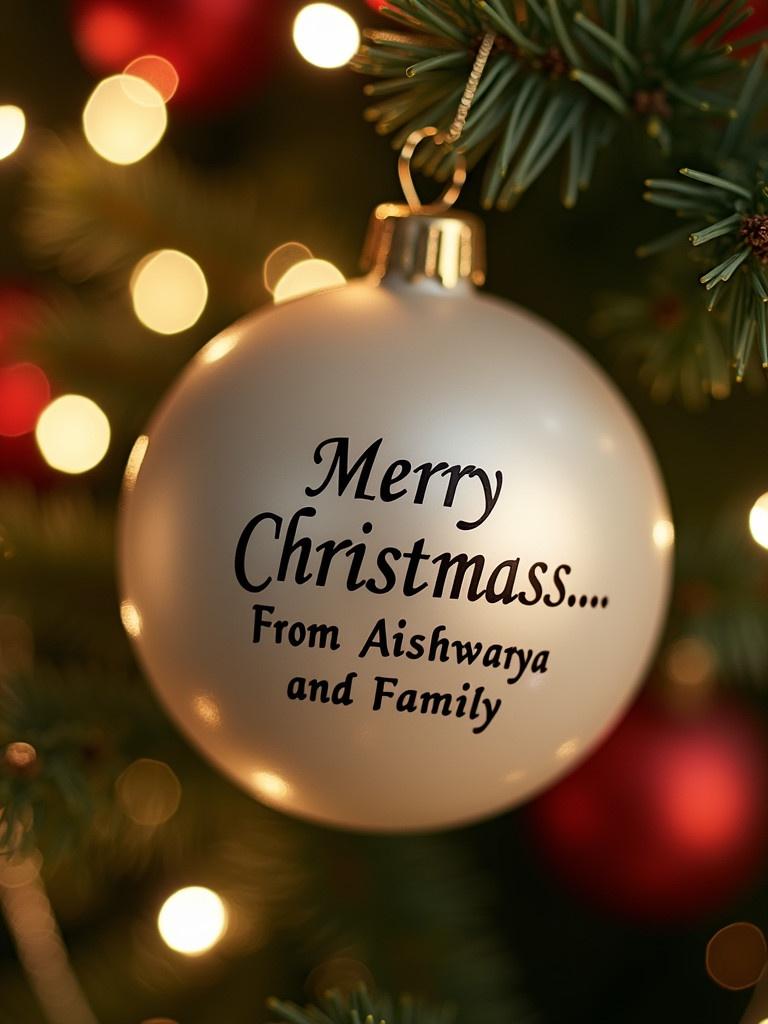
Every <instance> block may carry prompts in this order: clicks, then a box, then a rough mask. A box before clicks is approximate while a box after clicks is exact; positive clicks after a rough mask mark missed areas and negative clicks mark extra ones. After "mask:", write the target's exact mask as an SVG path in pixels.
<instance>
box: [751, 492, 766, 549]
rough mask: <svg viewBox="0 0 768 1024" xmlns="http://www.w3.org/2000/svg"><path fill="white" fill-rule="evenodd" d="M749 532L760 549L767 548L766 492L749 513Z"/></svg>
mask: <svg viewBox="0 0 768 1024" xmlns="http://www.w3.org/2000/svg"><path fill="white" fill-rule="evenodd" d="M749 532H750V533H751V534H752V539H753V540H754V541H755V543H756V544H759V545H760V547H761V548H768V491H767V492H766V493H765V494H761V495H760V497H759V498H758V499H757V501H756V502H755V504H754V505H753V506H752V508H751V510H750V513H749Z"/></svg>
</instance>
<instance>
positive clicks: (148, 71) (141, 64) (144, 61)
mask: <svg viewBox="0 0 768 1024" xmlns="http://www.w3.org/2000/svg"><path fill="white" fill-rule="evenodd" d="M124 74H126V75H135V76H136V78H143V79H144V81H145V82H149V84H150V85H151V86H152V88H153V89H156V90H157V91H158V93H159V94H160V96H161V97H162V100H163V102H164V103H167V102H168V101H169V100H170V99H173V96H174V94H175V92H176V90H177V89H178V87H179V76H178V74H177V72H176V68H175V67H174V66H173V64H171V62H170V61H169V60H166V59H165V57H159V56H158V55H157V54H155V53H148V54H145V55H144V56H143V57H137V58H136V59H135V60H132V61H131V63H130V64H129V65H128V66H127V67H126V68H125V71H124Z"/></svg>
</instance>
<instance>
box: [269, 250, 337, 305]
mask: <svg viewBox="0 0 768 1024" xmlns="http://www.w3.org/2000/svg"><path fill="white" fill-rule="evenodd" d="M346 280H347V279H346V278H345V277H344V275H343V274H342V272H341V271H340V270H339V269H338V268H337V267H334V265H333V264H332V263H329V262H328V260H302V261H301V262H300V263H294V265H293V266H292V267H291V268H290V269H289V270H286V272H285V273H284V274H283V276H282V277H281V278H280V280H279V281H278V282H277V284H276V285H275V290H274V293H273V298H274V300H275V302H276V303H280V302H287V301H288V300H289V299H298V298H300V297H301V296H302V295H310V294H311V293H312V292H321V291H324V290H325V289H326V288H337V287H338V286H339V285H340V284H346Z"/></svg>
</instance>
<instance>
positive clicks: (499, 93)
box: [353, 0, 750, 209]
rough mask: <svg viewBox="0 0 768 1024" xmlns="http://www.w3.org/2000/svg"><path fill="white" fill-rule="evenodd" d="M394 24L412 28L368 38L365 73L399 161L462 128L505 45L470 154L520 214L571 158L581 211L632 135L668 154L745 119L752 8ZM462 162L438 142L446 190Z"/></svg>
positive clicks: (541, 2)
mask: <svg viewBox="0 0 768 1024" xmlns="http://www.w3.org/2000/svg"><path fill="white" fill-rule="evenodd" d="M382 13H383V14H385V15H387V16H389V17H391V18H392V19H393V20H395V21H397V22H398V23H399V24H400V26H401V27H400V28H399V29H398V31H396V32H391V31H380V30H371V31H368V32H366V35H365V38H366V42H365V44H364V45H363V46H362V48H361V50H360V52H359V54H358V55H357V57H356V59H355V60H354V61H353V67H354V68H355V69H356V70H358V71H360V72H362V73H364V74H367V75H370V76H373V77H375V78H376V79H378V81H377V82H375V83H372V84H370V85H368V86H366V90H365V91H366V93H367V94H368V95H369V96H371V97H374V98H375V104H374V105H373V106H372V107H370V108H369V109H368V111H367V113H366V116H367V117H368V119H369V120H371V121H373V122H375V123H376V128H377V131H379V132H380V133H382V134H389V133H391V132H394V133H395V134H394V138H393V145H394V146H395V147H396V148H399V147H400V146H401V145H402V143H403V141H404V140H405V138H406V136H407V135H408V134H409V132H411V131H412V130H414V129H415V128H420V127H422V126H423V125H424V124H427V123H431V124H435V125H436V126H437V127H438V128H440V129H446V128H447V127H448V125H449V124H450V121H451V119H452V117H453V114H454V112H455V107H456V102H457V98H458V96H459V95H460V94H461V90H462V88H463V85H464V82H465V81H466V79H467V75H468V71H469V67H470V66H471V63H472V60H473V57H474V53H475V51H476V49H477V44H478V38H479V35H480V34H481V33H482V32H484V31H493V32H495V33H496V34H497V36H496V43H495V46H494V49H493V52H492V55H491V58H490V60H489V62H488V65H487V68H486V71H485V74H484V76H483V78H482V79H481V82H480V87H479V89H478V92H477V96H476V99H475V103H474V106H473V108H472V110H471V112H470V115H469V118H468V120H467V124H466V128H465V132H464V136H463V139H462V140H461V143H460V145H461V146H462V148H463V149H465V150H466V155H467V160H468V163H469V165H470V166H472V165H474V164H475V163H476V162H477V161H478V160H479V159H480V158H481V157H482V156H484V155H485V154H486V152H489V158H488V165H487V169H486V174H485V180H484V185H483V203H484V205H485V206H486V207H491V206H494V205H496V206H498V207H500V208H501V209H507V208H509V207H510V206H512V205H513V204H514V203H515V202H517V200H518V199H519V198H520V196H521V195H522V194H523V193H524V192H525V191H526V190H527V189H528V188H529V187H530V186H531V185H532V184H533V183H534V181H536V179H537V178H538V177H539V176H540V175H541V174H542V173H543V172H544V170H545V169H546V168H547V167H548V166H549V165H550V164H551V163H552V162H553V161H554V160H555V159H557V158H558V157H564V158H565V160H566V168H565V173H564V177H563V186H562V199H563V202H564V203H565V205H566V206H572V205H573V204H574V203H575V202H576V199H577V196H578V192H579V191H580V190H583V189H585V188H587V187H588V185H589V183H590V181H591V178H592V173H593V168H594V165H595V160H596V156H597V154H598V152H599V151H600V150H601V149H603V148H604V147H605V146H606V144H607V143H608V142H609V141H610V140H611V139H612V138H613V137H614V135H615V134H616V132H617V130H619V128H621V127H622V126H623V125H625V124H627V123H634V124H639V125H641V126H642V127H643V128H644V130H645V132H646V134H647V135H648V136H649V137H650V138H651V139H653V140H655V141H656V142H657V143H658V144H659V145H660V146H661V148H662V150H664V151H667V150H669V149H670V148H671V145H672V140H673V138H674V137H676V136H677V134H679V133H680V132H681V131H682V130H683V129H684V128H685V126H686V124H687V123H689V122H691V121H697V122H699V123H700V122H701V119H702V118H705V119H707V120H708V121H711V120H712V119H713V118H714V117H718V118H720V119H722V118H723V117H725V118H729V117H731V118H734V119H736V118H737V117H738V114H739V109H738V105H737V102H736V100H735V99H734V98H733V89H732V85H733V84H734V83H735V82H736V81H737V80H738V78H739V76H740V74H741V71H740V67H739V65H738V62H737V61H736V60H734V58H733V57H732V55H731V54H732V47H731V46H730V45H729V44H726V43H724V42H723V37H724V35H725V33H726V32H727V31H728V30H729V29H730V28H733V27H734V26H735V25H736V24H738V23H739V22H741V21H742V20H744V19H745V18H746V17H748V15H749V13H750V8H749V7H748V6H747V0H728V2H727V3H726V4H725V5H724V4H723V3H722V2H721V0H701V2H699V3H693V2H691V0H685V2H683V3H680V4H677V5H675V4H670V3H668V2H667V0H643V2H641V3H632V2H629V0H616V2H615V3H612V4H606V3H603V4H596V5H595V4H591V3H589V4H587V3H583V2H581V0H527V2H520V3H517V2H512V0H469V2H465V0H388V3H387V5H386V6H385V7H384V8H383V10H382ZM721 16H722V17H723V19H724V20H723V21H722V22H720V21H719V18H720V17H721ZM705 123H706V122H705ZM734 131H735V129H734ZM452 159H453V156H452V153H451V152H450V151H446V148H445V147H443V149H442V150H441V149H439V148H438V147H437V146H436V145H435V144H434V143H433V142H429V143H426V144H425V145H424V146H423V147H422V149H421V150H420V153H419V155H418V160H419V162H420V164H421V166H422V167H423V168H424V169H425V170H426V171H428V172H429V173H433V174H435V175H436V176H437V177H438V178H444V177H446V176H447V175H448V173H449V171H450V168H451V164H452Z"/></svg>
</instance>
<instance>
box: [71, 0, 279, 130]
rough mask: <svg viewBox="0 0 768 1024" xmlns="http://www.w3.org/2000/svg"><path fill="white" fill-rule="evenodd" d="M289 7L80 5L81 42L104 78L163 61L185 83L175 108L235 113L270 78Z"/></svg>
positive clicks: (233, 2)
mask: <svg viewBox="0 0 768 1024" xmlns="http://www.w3.org/2000/svg"><path fill="white" fill-rule="evenodd" d="M284 6H285V5H284V4H283V3H282V2H278V0H74V2H73V5H72V19H73V32H74V41H75V46H76V47H77V50H78V52H79V53H80V56H81V57H82V58H83V60H84V61H85V63H86V64H87V65H88V66H89V67H90V68H91V69H92V70H93V71H94V72H96V73H97V74H112V73H115V72H121V71H124V70H125V68H126V67H127V65H128V64H130V63H131V61H133V60H136V58H139V57H144V56H147V55H157V56H159V57H163V58H164V59H165V60H167V61H168V62H169V63H170V64H172V65H173V67H174V69H175V70H176V73H177V74H178V76H179V85H178V90H177V92H176V95H175V97H174V103H178V104H179V106H181V107H186V108H188V109H189V110H194V111H201V112H212V111H218V110H223V109H226V108H228V107H231V106H233V105H235V104H236V103H237V102H238V101H239V100H241V99H242V98H243V96H244V95H245V94H246V93H247V92H248V91H249V90H251V89H253V88H254V87H255V86H257V85H258V84H259V83H260V82H262V81H263V80H264V79H265V78H266V76H267V75H268V74H269V71H270V69H271V67H272V64H273V61H274V57H275V53H276V51H277V49H278V44H279V39H278V36H279V26H280V24H281V22H282V20H283V14H284V11H283V8H284ZM135 73H140V72H139V71H138V69H135Z"/></svg>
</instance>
